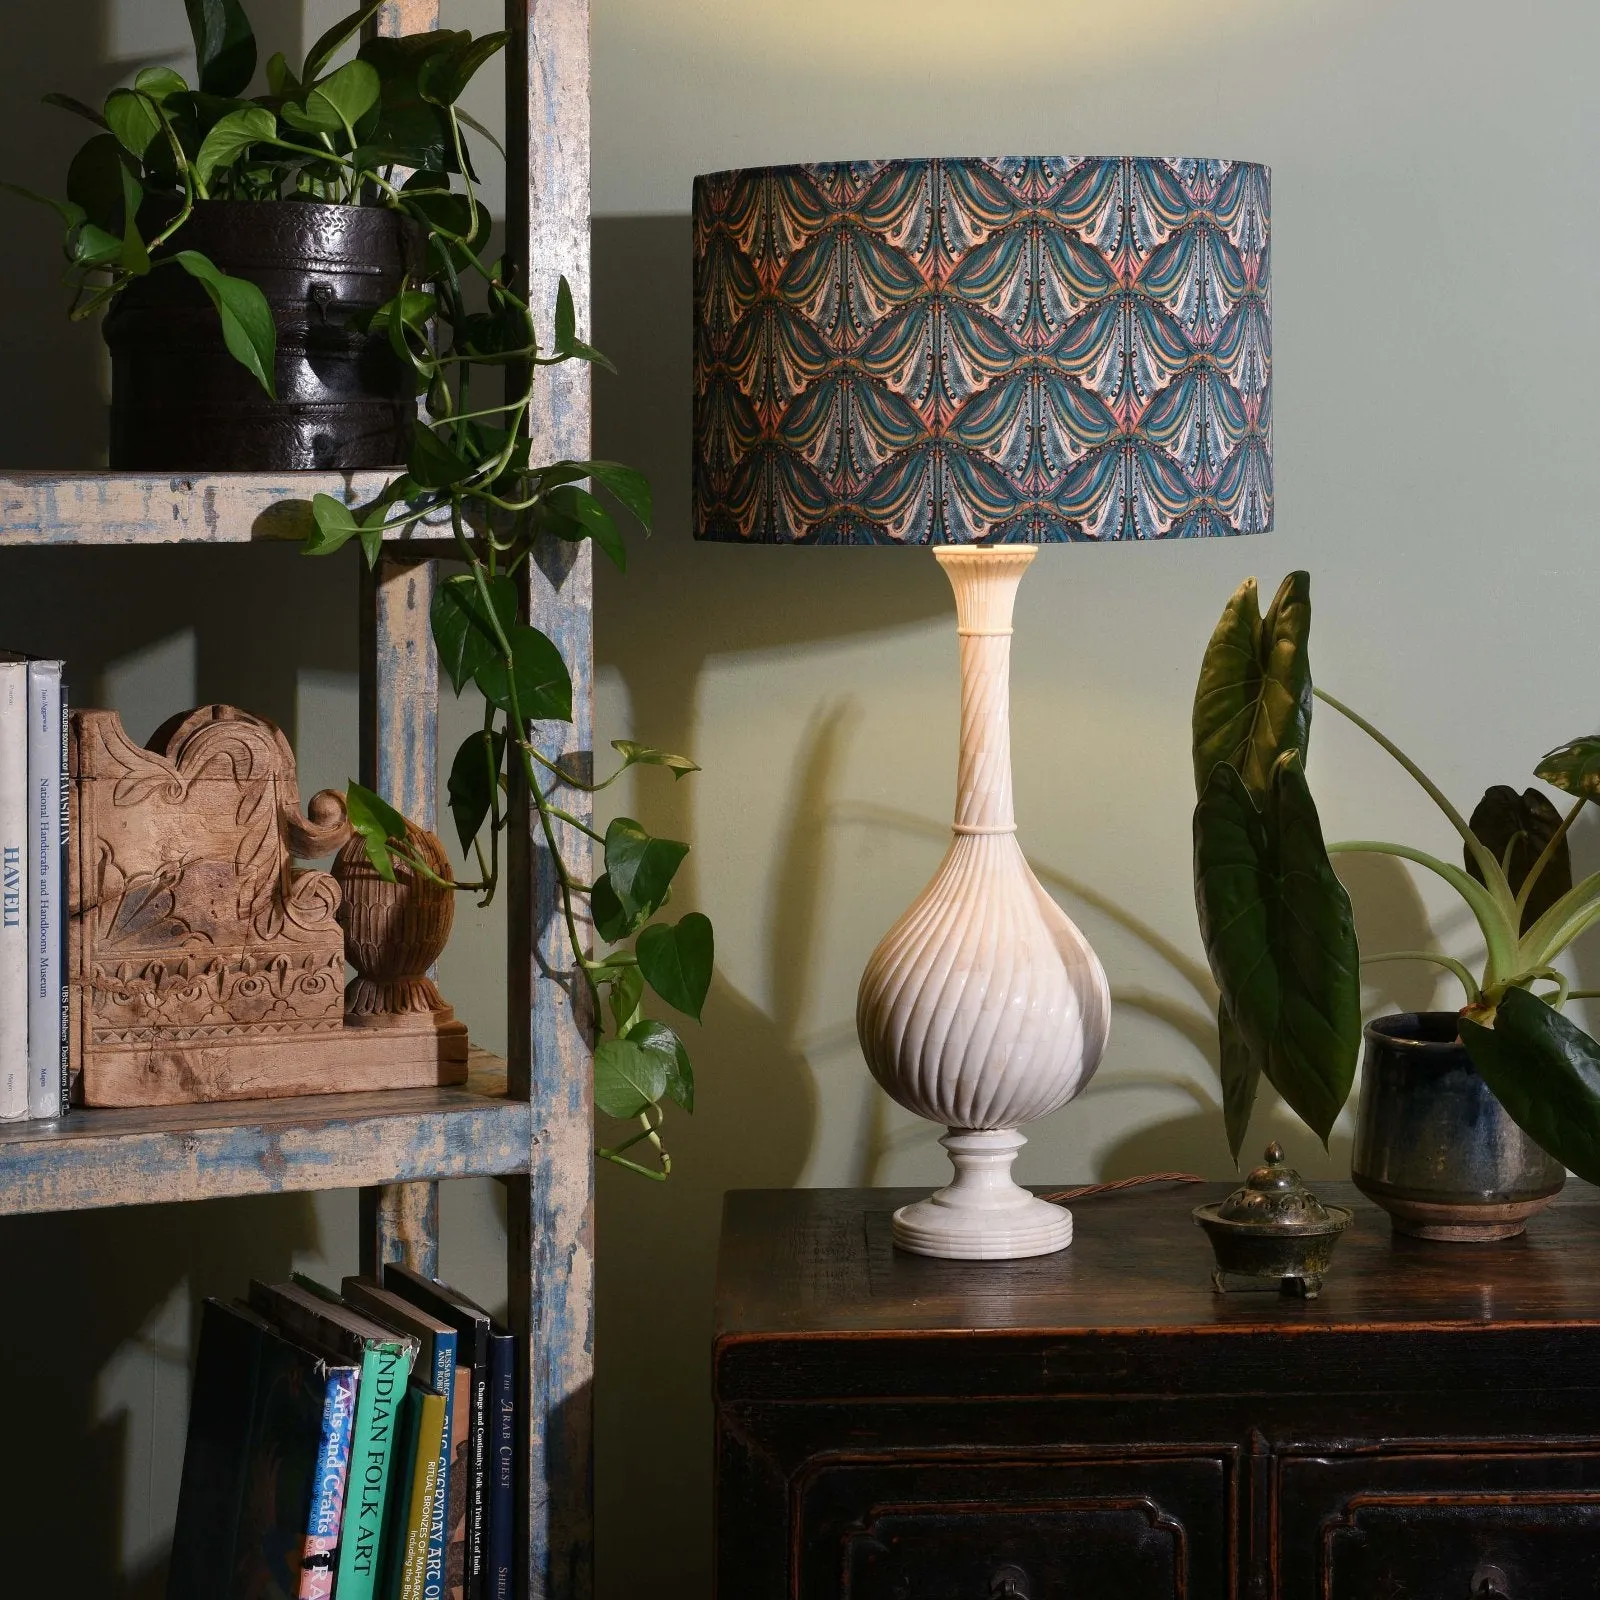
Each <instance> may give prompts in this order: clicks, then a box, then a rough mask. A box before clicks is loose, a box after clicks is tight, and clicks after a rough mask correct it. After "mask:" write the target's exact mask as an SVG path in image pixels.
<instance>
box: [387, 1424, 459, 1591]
mask: <svg viewBox="0 0 1600 1600" xmlns="http://www.w3.org/2000/svg"><path fill="white" fill-rule="evenodd" d="M449 1427H450V1406H449V1402H448V1401H447V1400H446V1399H445V1397H444V1396H443V1395H442V1394H432V1393H429V1394H424V1395H423V1396H422V1400H421V1405H420V1407H419V1410H418V1414H417V1449H416V1462H415V1468H414V1470H413V1472H412V1476H411V1504H410V1508H409V1511H408V1513H407V1516H406V1540H405V1562H404V1564H403V1565H402V1567H401V1569H400V1587H399V1593H398V1596H397V1600H425V1596H426V1595H427V1592H428V1569H429V1566H430V1564H431V1562H432V1560H433V1523H434V1515H435V1512H436V1511H437V1510H438V1507H439V1504H440V1499H441V1493H440V1491H441V1488H442V1485H441V1484H440V1482H439V1458H440V1454H441V1452H442V1451H443V1448H444V1439H445V1435H446V1433H447V1432H448V1430H449ZM440 1570H441V1571H442V1564H441V1568H440Z"/></svg>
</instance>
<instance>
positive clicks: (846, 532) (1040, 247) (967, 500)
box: [694, 156, 1273, 544]
mask: <svg viewBox="0 0 1600 1600" xmlns="http://www.w3.org/2000/svg"><path fill="white" fill-rule="evenodd" d="M1269 212H1270V176H1269V173H1268V170H1267V168H1266V167H1264V166H1260V165H1257V164H1255V163H1250V162H1238V161H1220V160H1202V159H1195V158H1180V157H1172V158H1136V157H1094V156H1091V157H1043V158H1040V157H993V158H979V157H961V158H954V159H929V160H914V161H884V162H851V163H825V164H818V165H810V166H787V167H766V168H756V169H749V170H742V171H732V172H719V173H711V174H708V175H706V176H703V177H700V178H697V179H696V180H695V188H694V255H695V345H694V365H695V444H694V522H695V531H696V534H697V536H698V537H701V538H707V539H723V540H738V541H744V542H751V543H815V544H883V543H894V544H1008V543H1048V542H1059V541H1067V540H1096V541H1108V540H1127V539H1170V538H1191V537H1203V536H1209V535H1220V534H1233V533H1258V532H1263V531H1265V530H1267V529H1269V528H1270V527H1271V526H1272V515H1273V489H1272V339H1271V305H1270V289H1269V268H1270V254H1271V252H1270V219H1269Z"/></svg>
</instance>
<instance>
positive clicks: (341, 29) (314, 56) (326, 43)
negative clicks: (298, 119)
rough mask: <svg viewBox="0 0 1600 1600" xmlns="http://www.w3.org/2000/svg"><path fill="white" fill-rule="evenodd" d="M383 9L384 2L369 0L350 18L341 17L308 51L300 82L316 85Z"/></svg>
mask: <svg viewBox="0 0 1600 1600" xmlns="http://www.w3.org/2000/svg"><path fill="white" fill-rule="evenodd" d="M382 9H383V0H369V3H368V4H366V5H364V6H362V7H360V8H359V9H358V10H355V11H352V12H351V13H350V14H349V15H348V16H344V17H340V18H339V20H338V21H337V22H336V23H334V24H333V26H332V27H331V28H329V29H327V30H326V31H325V32H324V33H323V34H322V35H321V36H320V37H319V38H318V39H317V42H316V43H315V44H314V45H312V47H311V48H310V49H309V50H308V51H306V59H305V64H304V66H302V67H301V69H300V81H301V82H302V83H315V82H316V81H317V79H318V78H320V77H321V76H322V74H323V72H324V71H326V69H327V66H328V63H329V62H330V61H332V60H333V58H334V57H335V56H336V55H338V53H339V51H340V50H341V49H342V48H343V47H344V46H345V45H347V44H348V43H349V42H350V41H351V40H352V39H353V38H355V36H356V35H357V34H358V33H360V32H361V30H362V28H363V27H364V26H365V25H366V23H367V22H368V21H370V20H371V18H373V17H375V16H377V14H378V13H379V11H381V10H382Z"/></svg>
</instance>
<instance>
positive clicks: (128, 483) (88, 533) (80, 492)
mask: <svg viewBox="0 0 1600 1600" xmlns="http://www.w3.org/2000/svg"><path fill="white" fill-rule="evenodd" d="M400 471H401V469H400V468H399V467H394V468H392V469H390V470H388V471H383V472H276V473H256V472H211V473H199V474H184V473H151V472H6V473H0V547H4V546H12V547H17V546H39V545H79V544H83V545H110V544H248V543H249V542H250V541H251V540H255V539H300V538H303V537H304V536H305V534H306V533H307V531H308V524H307V522H306V520H305V513H304V510H303V502H305V501H308V500H310V498H311V497H312V495H315V494H329V495H332V496H333V497H334V498H335V499H336V500H342V501H343V502H344V503H345V504H346V505H352V506H353V505H364V504H365V503H366V502H367V501H369V500H371V499H373V498H374V497H375V496H376V495H377V494H378V493H379V492H380V491H381V490H382V489H383V486H384V485H385V484H386V483H387V482H388V481H389V480H390V479H391V478H393V477H395V476H396V475H397V474H398V473H399V472H400ZM448 531H449V530H448V528H444V529H441V531H440V533H439V534H438V535H436V536H435V537H444V536H447V535H448ZM393 537H395V538H396V539H399V538H400V537H401V536H400V535H398V534H397V535H394V536H393Z"/></svg>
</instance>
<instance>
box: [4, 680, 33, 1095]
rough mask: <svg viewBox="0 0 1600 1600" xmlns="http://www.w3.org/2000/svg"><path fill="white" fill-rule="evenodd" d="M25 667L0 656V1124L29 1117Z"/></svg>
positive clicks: (26, 688)
mask: <svg viewBox="0 0 1600 1600" xmlns="http://www.w3.org/2000/svg"><path fill="white" fill-rule="evenodd" d="M27 883H28V667H27V663H26V662H25V661H23V660H22V659H21V657H18V656H5V657H0V1120H4V1121H10V1120H12V1119H14V1118H17V1117H25V1116H27V1114H28V891H27Z"/></svg>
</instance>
